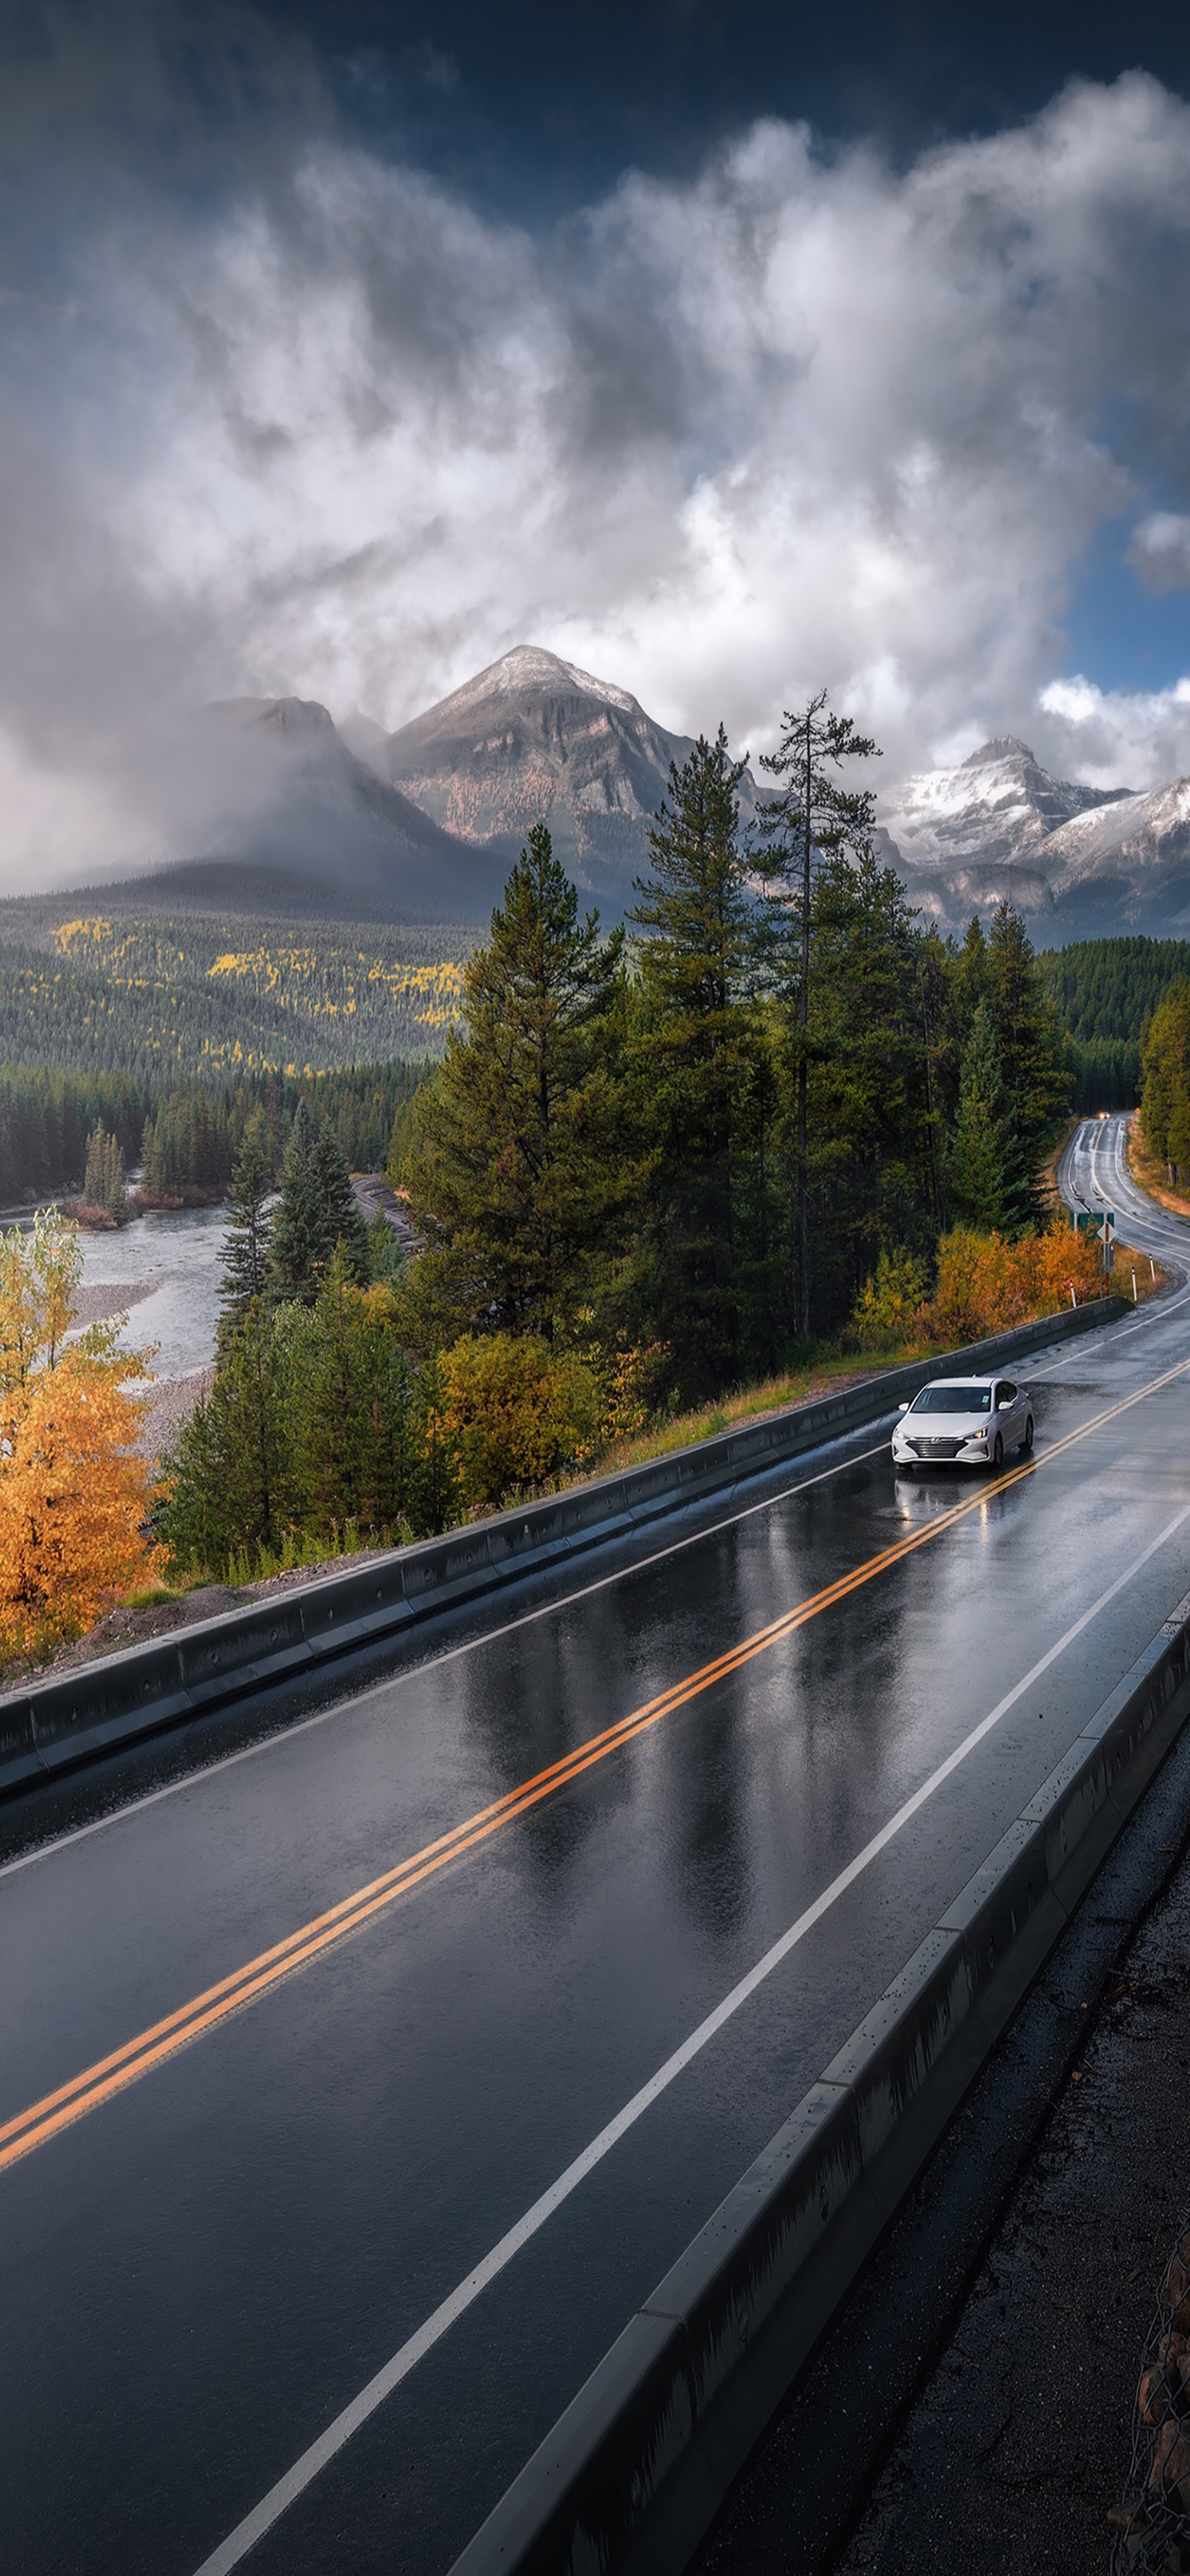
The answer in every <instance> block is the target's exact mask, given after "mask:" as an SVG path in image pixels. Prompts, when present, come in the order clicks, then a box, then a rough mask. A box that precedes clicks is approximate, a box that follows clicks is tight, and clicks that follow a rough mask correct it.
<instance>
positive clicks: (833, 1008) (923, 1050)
mask: <svg viewBox="0 0 1190 2576" xmlns="http://www.w3.org/2000/svg"><path fill="white" fill-rule="evenodd" d="M810 904H811V925H812V932H813V939H812V948H811V963H810V1011H809V1021H808V1037H809V1048H808V1054H809V1083H808V1090H809V1131H810V1132H809V1162H810V1182H811V1191H810V1204H811V1212H812V1218H813V1225H812V1234H811V1244H810V1256H811V1286H812V1289H813V1292H814V1298H815V1302H816V1305H817V1306H818V1307H819V1308H820V1310H822V1311H823V1312H825V1313H827V1314H829V1315H835V1314H839V1313H840V1312H843V1313H845V1312H846V1311H847V1310H848V1308H849V1307H850V1306H851V1304H852V1302H853V1300H854V1298H855V1296H856V1294H857V1292H858V1290H859V1289H860V1288H861V1287H862V1285H863V1282H864V1279H865V1278H866V1277H867V1276H868V1274H869V1273H870V1272H871V1269H872V1264H873V1261H874V1260H875V1259H876V1258H878V1255H879V1252H880V1248H881V1246H882V1245H886V1246H888V1245H898V1246H901V1247H904V1248H906V1249H907V1250H909V1251H910V1252H912V1251H914V1250H916V1251H917V1252H918V1253H920V1254H924V1253H925V1252H926V1251H927V1250H928V1248H929V1244H930V1240H931V1237H932V1235H933V1232H934V1230H935V1229H934V1225H933V1222H932V1201H933V1197H934V1190H933V1172H932V1166H931V1132H932V1131H931V1116H930V1080H929V1077H930V1065H929V1056H928V1051H927V1043H926V1034H925V1029H924V1026H923V1017H922V986H923V977H924V967H925V959H924V955H923V948H922V943H921V942H920V941H919V940H918V939H917V938H916V936H915V933H914V929H913V921H912V915H911V914H910V912H909V910H908V907H907V904H906V901H905V893H904V888H903V887H902V885H901V882H900V879H899V877H898V876H897V875H896V872H895V870H894V869H892V868H886V867H882V866H881V865H880V864H879V862H878V860H877V859H876V858H875V857H874V856H873V855H872V853H871V852H870V851H863V852H861V853H860V854H859V856H857V857H856V858H854V859H852V858H851V857H850V856H849V855H848V854H847V853H846V852H844V851H836V852H835V853H833V854H832V855H830V856H828V857H827V858H825V859H824V860H823V861H822V862H821V864H820V866H819V868H818V870H817V873H816V876H815V880H814V885H813V888H812V891H811V898H810Z"/></svg>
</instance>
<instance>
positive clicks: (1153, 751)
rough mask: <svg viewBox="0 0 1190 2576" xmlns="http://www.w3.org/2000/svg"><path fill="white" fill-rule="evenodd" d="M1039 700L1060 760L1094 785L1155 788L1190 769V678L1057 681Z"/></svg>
mask: <svg viewBox="0 0 1190 2576" xmlns="http://www.w3.org/2000/svg"><path fill="white" fill-rule="evenodd" d="M1041 706H1042V709H1043V711H1044V714H1045V716H1046V717H1047V718H1048V719H1049V724H1048V726H1047V731H1046V740H1047V744H1052V745H1054V746H1055V747H1056V756H1057V765H1058V766H1059V767H1063V766H1064V768H1065V771H1066V774H1067V775H1068V776H1069V775H1073V776H1074V777H1077V778H1081V779H1085V780H1086V782H1087V784H1088V785H1089V786H1091V787H1119V786H1127V787H1136V788H1143V787H1157V786H1159V785H1160V784H1161V783H1162V781H1163V780H1165V779H1167V778H1184V777H1186V776H1187V775H1188V774H1190V677H1187V678H1186V679H1182V680H1178V681H1176V682H1175V684H1174V686H1173V687H1172V688H1169V689H1152V690H1143V689H1138V690H1132V691H1130V690H1127V689H1099V688H1097V687H1096V686H1095V683H1094V681H1093V680H1087V679H1084V678H1083V677H1082V676H1081V675H1080V677H1079V678H1078V679H1074V680H1051V681H1050V683H1049V686H1048V687H1047V688H1045V689H1043V690H1042V693H1041Z"/></svg>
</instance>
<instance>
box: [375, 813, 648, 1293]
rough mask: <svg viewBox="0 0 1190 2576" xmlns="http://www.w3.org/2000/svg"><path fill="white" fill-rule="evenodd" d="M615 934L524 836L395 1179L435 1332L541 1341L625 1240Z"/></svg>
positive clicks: (540, 840)
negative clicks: (433, 1297)
mask: <svg viewBox="0 0 1190 2576" xmlns="http://www.w3.org/2000/svg"><path fill="white" fill-rule="evenodd" d="M622 951H623V934H622V932H620V931H618V930H617V931H613V933H612V935H611V937H610V938H609V939H603V938H602V937H601V936H600V929H599V916H598V914H597V913H588V915H587V917H586V919H585V921H580V919H579V912H578V896H577V893H576V891H575V888H574V887H573V885H572V884H571V883H570V880H569V878H568V877H567V875H566V873H565V870H564V869H563V868H562V867H561V866H560V864H559V862H558V860H557V859H555V857H554V855H553V850H552V847H551V843H550V836H549V833H548V831H547V830H546V828H545V826H544V824H537V825H535V827H534V829H533V831H532V832H531V833H530V835H529V839H528V843H527V845H526V847H525V848H524V849H523V850H522V852H521V855H520V858H519V859H518V861H517V863H516V866H515V867H514V868H513V870H512V873H511V875H510V877H509V879H508V882H507V884H506V886H505V888H504V896H503V901H502V902H501V904H500V905H499V906H498V908H497V909H496V911H495V912H494V913H493V914H492V926H491V933H490V936H489V939H488V942H487V945H486V947H484V948H481V949H479V950H477V951H476V953H475V955H474V956H473V957H471V958H470V959H469V961H468V964H467V968H466V971H465V975H464V983H463V1011H464V1026H463V1029H462V1030H461V1031H452V1032H451V1035H450V1038H449V1040H448V1043H447V1051H446V1057H445V1061H444V1062H443V1064H442V1065H441V1067H440V1069H439V1071H438V1074H437V1076H436V1078H435V1079H434V1080H433V1081H432V1082H430V1083H428V1084H427V1085H426V1087H425V1089H424V1090H423V1091H422V1092H421V1093H419V1095H418V1099H417V1104H416V1111H415V1131H414V1142H413V1145H412V1147H411V1149H410V1152H409V1154H408V1157H407V1159H406V1162H405V1165H404V1176H405V1182H406V1185H407V1187H408V1190H409V1194H410V1199H411V1202H412V1206H413V1210H414V1214H415V1216H416V1219H417V1222H418V1224H419V1225H420V1226H421V1227H422V1228H423V1230H424V1231H425V1233H426V1235H427V1237H428V1241H429V1245H430V1250H429V1251H428V1253H426V1254H423V1255H422V1256H421V1259H420V1260H419V1261H418V1263H417V1264H416V1265H415V1266H416V1269H417V1271H418V1274H419V1280H418V1287H419V1293H421V1294H422V1295H423V1297H428V1296H429V1295H430V1293H431V1290H433V1291H434V1293H436V1294H437V1295H438V1296H439V1297H440V1299H441V1301H442V1306H443V1311H444V1315H445V1317H446V1319H447V1320H446V1324H445V1329H446V1330H447V1331H448V1332H449V1331H450V1330H451V1329H453V1330H455V1331H457V1330H458V1329H459V1328H460V1326H462V1327H464V1328H470V1329H474V1330H481V1331H482V1330H486V1329H490V1328H491V1327H493V1326H496V1327H502V1328H503V1329H505V1330H511V1331H531V1332H539V1333H542V1334H543V1335H544V1336H545V1338H546V1339H547V1340H550V1339H552V1338H553V1336H554V1334H555V1333H556V1331H557V1330H558V1328H559V1325H560V1323H561V1322H562V1321H563V1319H564V1318H565V1317H566V1316H568V1315H569V1314H572V1313H573V1311H574V1309H575V1308H576V1306H577V1305H579V1304H581V1303H582V1302H583V1300H584V1298H587V1297H589V1296H590V1294H591V1292H592V1283H593V1281H594V1280H595V1278H596V1277H597V1276H598V1274H599V1273H600V1271H601V1269H603V1268H606V1266H607V1264H608V1262H609V1260H610V1257H611V1254H612V1252H613V1251H614V1248H615V1244H616V1241H617V1239H618V1236H619V1234H620V1232H621V1230H622V1227H623V1222H624V1210H625V1207H626V1204H627V1199H628V1192H629V1187H630V1181H631V1175H630V1174H628V1173H626V1171H625V1168H624V1161H623V1157H622V1154H621V1150H620V1147H621V1099H620V1084H619V1080H618V1076H617V1070H616V1063H615V1057H616V1047H615V1044H614V1040H615V1038H616V1035H617V1034H618V1032H619V1029H620V1026H621V1022H622V1018H623V1013H624V1009H625V1000H626V997H625V984H624V975H623V965H622Z"/></svg>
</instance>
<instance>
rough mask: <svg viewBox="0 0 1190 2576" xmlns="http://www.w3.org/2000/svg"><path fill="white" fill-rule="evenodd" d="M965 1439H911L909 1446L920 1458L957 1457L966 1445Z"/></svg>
mask: <svg viewBox="0 0 1190 2576" xmlns="http://www.w3.org/2000/svg"><path fill="white" fill-rule="evenodd" d="M966 1445H967V1444H966V1442H965V1441H963V1440H911V1441H910V1443H909V1446H910V1448H911V1449H913V1450H915V1451H916V1453H917V1456H918V1457H919V1458H957V1457H958V1454H959V1451H960V1449H964V1448H965V1447H966Z"/></svg>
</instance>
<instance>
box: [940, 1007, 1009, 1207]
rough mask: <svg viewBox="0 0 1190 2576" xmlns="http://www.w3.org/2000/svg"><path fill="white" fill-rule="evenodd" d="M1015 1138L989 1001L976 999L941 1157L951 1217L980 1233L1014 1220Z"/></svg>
mask: <svg viewBox="0 0 1190 2576" xmlns="http://www.w3.org/2000/svg"><path fill="white" fill-rule="evenodd" d="M1014 1162H1015V1154H1014V1137H1013V1132H1012V1120H1011V1116H1010V1113H1009V1108H1008V1101H1007V1097H1006V1094H1005V1090H1004V1077H1003V1074H1002V1072H1001V1068H1000V1054H999V1049H998V1047H997V1044H996V1027H995V1022H994V1020H993V1018H992V1012H991V1005H990V1003H988V1002H986V1001H983V1002H979V1003H977V1005H976V1008H975V1015H974V1018H973V1019H972V1022H971V1034H970V1037H969V1038H968V1041H967V1045H966V1048H965V1049H964V1053H963V1067H962V1073H961V1075H960V1079H959V1105H958V1114H957V1117H956V1119H955V1124H954V1130H953V1133H952V1135H951V1139H950V1147H949V1152H948V1154H947V1161H946V1191H947V1200H948V1204H949V1209H950V1214H951V1216H952V1218H954V1219H956V1220H957V1221H958V1222H959V1223H961V1224H964V1225H970V1226H974V1227H975V1228H976V1229H977V1230H978V1231H979V1232H981V1233H985V1234H986V1233H991V1232H992V1231H993V1230H996V1231H1000V1230H1002V1229H1003V1228H1005V1227H1006V1226H1011V1225H1012V1224H1013V1223H1015V1222H1017V1221H1019V1211H1018V1208H1017V1205H1016V1199H1017V1191H1016V1189H1015V1186H1014V1181H1015V1173H1014Z"/></svg>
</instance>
